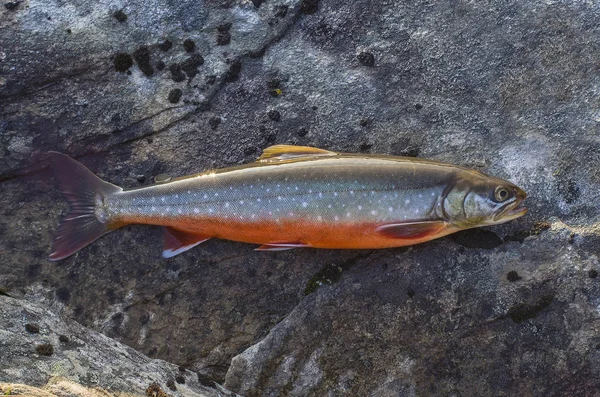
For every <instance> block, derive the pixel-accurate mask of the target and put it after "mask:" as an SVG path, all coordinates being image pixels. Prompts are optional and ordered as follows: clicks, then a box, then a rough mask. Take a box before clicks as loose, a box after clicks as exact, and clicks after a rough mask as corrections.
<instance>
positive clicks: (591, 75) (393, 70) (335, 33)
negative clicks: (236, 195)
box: [0, 0, 600, 396]
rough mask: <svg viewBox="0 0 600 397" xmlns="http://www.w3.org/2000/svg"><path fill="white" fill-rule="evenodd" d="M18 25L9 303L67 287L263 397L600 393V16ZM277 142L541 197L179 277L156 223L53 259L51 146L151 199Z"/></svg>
mask: <svg viewBox="0 0 600 397" xmlns="http://www.w3.org/2000/svg"><path fill="white" fill-rule="evenodd" d="M118 11H121V13H118ZM0 14H1V15H0V43H1V44H2V45H0V60H1V61H2V62H1V63H0V145H1V147H2V149H3V150H2V151H0V180H1V181H2V182H1V184H2V189H0V207H1V208H2V210H1V211H2V216H1V217H0V235H1V236H2V238H1V239H0V253H1V254H2V261H0V291H5V292H6V293H8V294H10V295H12V296H16V297H26V298H27V299H31V297H32V296H36V297H39V296H40V292H39V291H43V293H41V296H42V298H40V299H41V301H42V304H44V305H48V306H55V305H59V306H60V307H64V309H61V310H63V313H64V314H65V315H68V316H70V317H72V318H73V319H75V320H76V321H78V322H80V323H81V324H83V325H85V326H87V327H90V328H92V329H94V330H96V331H99V332H101V333H103V334H105V335H107V336H109V337H111V338H115V339H116V340H118V341H121V342H123V343H125V344H127V345H129V346H131V347H133V348H135V349H137V350H139V351H141V352H142V353H144V354H146V355H149V356H150V357H154V358H161V359H164V360H167V361H170V362H173V363H176V364H177V365H181V366H184V367H186V368H189V369H191V370H194V371H197V372H199V373H200V374H201V377H202V378H203V379H212V380H216V381H219V382H225V385H226V386H227V387H228V388H230V389H231V390H233V391H235V392H237V393H240V394H243V395H248V396H258V395H282V394H283V395H286V394H287V395H340V394H348V395H365V394H371V395H377V396H388V395H389V396H391V395H394V396H395V395H435V394H442V395H456V396H458V395H460V396H469V395H478V396H480V395H515V394H517V393H518V394H521V395H547V396H553V395H598V394H594V393H597V390H598V389H600V375H599V374H600V349H599V348H598V346H599V345H600V340H598V338H599V337H598V335H600V334H599V328H600V313H599V307H600V278H598V271H600V264H599V263H598V252H599V251H600V240H599V236H600V219H599V218H600V216H599V214H600V204H599V203H600V179H599V177H598V175H599V172H598V171H599V170H600V134H599V123H600V113H599V112H600V110H599V106H600V89H599V88H598V87H599V86H600V74H599V64H598V62H597V60H598V59H600V46H599V45H598V43H600V27H599V25H598V23H597V20H598V17H599V16H600V6H598V5H596V4H594V3H592V2H553V1H531V2H516V1H515V2H504V3H499V2H491V1H480V2H462V1H459V2H396V1H387V0H376V1H367V0H357V1H352V2H346V1H341V0H321V1H316V0H303V1H292V0H266V1H246V0H220V1H217V0H210V1H208V0H206V1H204V2H198V1H179V2H167V3H165V2H148V1H144V2H140V1H133V2H127V3H126V4H125V3H122V2H119V1H108V2H102V3H97V2H88V1H81V2H77V3H74V4H70V5H68V6H66V5H62V6H60V5H59V4H58V3H56V4H54V3H47V2H40V1H34V0H30V1H24V2H20V3H18V4H17V6H16V7H3V8H2V9H1V10H0ZM123 15H125V16H126V18H124V17H123ZM186 40H187V41H186ZM189 40H192V41H193V45H192V43H191V42H190V41H189ZM169 43H170V46H169ZM129 73H130V74H129ZM178 90H179V91H178ZM273 143H298V144H305V145H313V146H320V147H325V148H328V149H332V150H339V151H349V152H358V151H363V152H372V153H391V154H404V155H413V156H419V157H425V158H435V159H439V160H444V161H449V162H453V163H457V164H462V165H466V166H469V167H474V168H477V169H480V170H483V171H485V172H487V173H490V174H493V175H496V176H499V177H503V178H508V179H510V180H512V181H514V182H516V183H517V184H519V185H520V186H522V187H523V188H524V189H525V190H526V191H527V192H528V193H529V198H528V199H527V203H528V207H529V208H530V213H529V214H528V215H527V216H526V217H525V218H521V219H519V220H517V221H515V222H511V223H509V224H506V225H502V226H499V227H494V228H487V229H483V230H473V231H466V232H463V233H460V234H457V235H455V236H451V237H449V238H445V239H442V240H439V241H436V242H432V243H429V244H425V245H422V246H416V247H414V248H409V249H395V250H384V251H376V252H372V251H366V252H362V251H340V252H338V251H325V250H324V251H315V250H296V251H289V252H282V253H256V252H254V251H253V248H254V247H252V246H250V245H245V244H238V243H233V242H226V241H210V242H207V243H205V244H203V245H202V246H200V247H197V248H196V249H194V250H193V251H190V252H188V253H185V254H183V255H180V256H178V257H175V258H173V259H171V260H163V259H161V258H160V257H159V252H160V246H161V245H162V242H161V240H160V232H159V231H158V230H157V229H156V228H150V227H141V226H132V227H126V228H124V229H122V230H119V231H118V232H115V233H111V234H109V235H107V236H105V237H103V238H102V239H100V240H98V241H97V242H96V243H94V244H93V245H92V246H90V247H88V248H86V249H84V250H82V251H81V252H80V253H79V254H77V255H75V256H74V257H72V258H69V259H67V260H65V261H62V262H58V263H49V262H47V261H46V259H45V258H46V256H47V254H48V249H49V248H48V247H49V245H50V240H51V233H52V231H53V229H54V228H55V225H56V223H57V220H58V218H59V216H60V214H61V213H64V211H65V208H66V205H65V204H64V201H63V199H62V198H61V197H60V194H59V193H58V192H57V191H56V189H55V188H54V186H53V184H52V181H51V180H50V176H49V173H48V172H47V170H45V168H44V167H45V166H46V163H45V161H44V156H43V153H44V152H46V151H47V150H58V151H62V152H65V153H67V154H69V155H72V156H74V157H76V158H78V159H79V160H81V161H82V162H84V163H85V164H86V165H88V166H89V167H90V168H91V169H92V170H93V171H94V172H97V173H98V174H99V176H101V177H102V178H104V179H107V180H109V181H111V182H113V183H116V184H119V185H121V186H124V187H135V186H140V185H142V184H148V183H151V181H152V178H153V177H154V176H157V175H158V174H164V173H166V174H169V175H174V176H175V175H185V174H189V173H193V172H197V171H200V170H205V169H209V168H214V167H222V166H226V165H231V164H237V163H243V162H248V161H252V160H253V159H254V158H256V157H257V155H258V154H259V153H260V150H261V149H263V148H264V147H266V146H269V145H270V144H273ZM329 284H331V285H329ZM2 328H3V329H4V326H3V327H2ZM10 381H11V382H12V381H17V380H16V379H10Z"/></svg>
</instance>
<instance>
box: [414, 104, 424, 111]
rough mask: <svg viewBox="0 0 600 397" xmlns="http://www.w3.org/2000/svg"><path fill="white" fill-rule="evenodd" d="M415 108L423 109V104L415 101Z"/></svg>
mask: <svg viewBox="0 0 600 397" xmlns="http://www.w3.org/2000/svg"><path fill="white" fill-rule="evenodd" d="M415 109H416V110H421V109H423V105H421V104H420V103H415Z"/></svg>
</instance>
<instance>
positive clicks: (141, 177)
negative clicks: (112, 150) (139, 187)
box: [135, 175, 146, 183]
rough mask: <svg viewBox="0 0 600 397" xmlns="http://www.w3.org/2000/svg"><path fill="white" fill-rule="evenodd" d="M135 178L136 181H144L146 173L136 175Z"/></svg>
mask: <svg viewBox="0 0 600 397" xmlns="http://www.w3.org/2000/svg"><path fill="white" fill-rule="evenodd" d="M135 179H136V180H137V181H138V183H144V182H146V175H136V177H135Z"/></svg>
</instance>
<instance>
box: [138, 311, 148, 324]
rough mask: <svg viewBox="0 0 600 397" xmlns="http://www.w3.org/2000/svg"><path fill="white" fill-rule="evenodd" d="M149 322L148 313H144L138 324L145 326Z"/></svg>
mask: <svg viewBox="0 0 600 397" xmlns="http://www.w3.org/2000/svg"><path fill="white" fill-rule="evenodd" d="M149 322H150V315H149V314H148V313H144V314H142V315H141V316H140V324H141V325H146V324H148V323H149Z"/></svg>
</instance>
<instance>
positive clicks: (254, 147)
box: [244, 146, 256, 156]
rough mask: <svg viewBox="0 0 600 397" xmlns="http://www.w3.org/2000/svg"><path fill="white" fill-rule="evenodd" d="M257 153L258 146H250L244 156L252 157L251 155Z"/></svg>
mask: <svg viewBox="0 0 600 397" xmlns="http://www.w3.org/2000/svg"><path fill="white" fill-rule="evenodd" d="M254 153H256V146H250V147H247V148H246V149H244V155H246V156H250V155H251V154H254Z"/></svg>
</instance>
